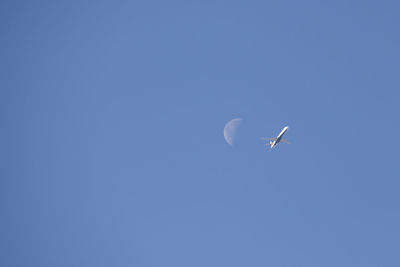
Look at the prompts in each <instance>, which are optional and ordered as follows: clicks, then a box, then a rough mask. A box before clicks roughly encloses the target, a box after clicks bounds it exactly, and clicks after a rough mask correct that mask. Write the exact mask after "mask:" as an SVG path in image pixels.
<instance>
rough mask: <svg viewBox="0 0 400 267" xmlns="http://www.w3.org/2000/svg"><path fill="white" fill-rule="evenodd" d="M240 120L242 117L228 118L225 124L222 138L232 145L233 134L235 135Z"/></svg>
mask: <svg viewBox="0 0 400 267" xmlns="http://www.w3.org/2000/svg"><path fill="white" fill-rule="evenodd" d="M241 121H242V119H240V118H237V119H233V120H230V121H229V122H228V123H227V124H226V125H225V127H224V138H225V141H226V142H227V143H228V144H230V145H233V143H234V141H235V135H236V132H237V129H238V127H239V125H240V123H241Z"/></svg>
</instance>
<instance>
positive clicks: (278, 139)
mask: <svg viewBox="0 0 400 267" xmlns="http://www.w3.org/2000/svg"><path fill="white" fill-rule="evenodd" d="M288 129H289V127H288V126H286V127H285V128H283V130H282V131H281V132H280V133H279V135H278V137H276V140H275V141H271V143H270V144H271V148H273V147H274V146H276V145H277V144H278V143H279V142H280V141H281V139H282V136H283V135H284V134H285V133H286V131H287V130H288Z"/></svg>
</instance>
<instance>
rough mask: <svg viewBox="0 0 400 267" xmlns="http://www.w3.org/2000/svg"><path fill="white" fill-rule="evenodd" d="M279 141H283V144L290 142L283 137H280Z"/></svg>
mask: <svg viewBox="0 0 400 267" xmlns="http://www.w3.org/2000/svg"><path fill="white" fill-rule="evenodd" d="M281 142H282V143H285V144H290V142H289V141H288V140H286V139H283V138H281Z"/></svg>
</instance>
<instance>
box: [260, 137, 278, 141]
mask: <svg viewBox="0 0 400 267" xmlns="http://www.w3.org/2000/svg"><path fill="white" fill-rule="evenodd" d="M261 139H262V140H270V141H276V137H273V138H268V137H262V138H261Z"/></svg>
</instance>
